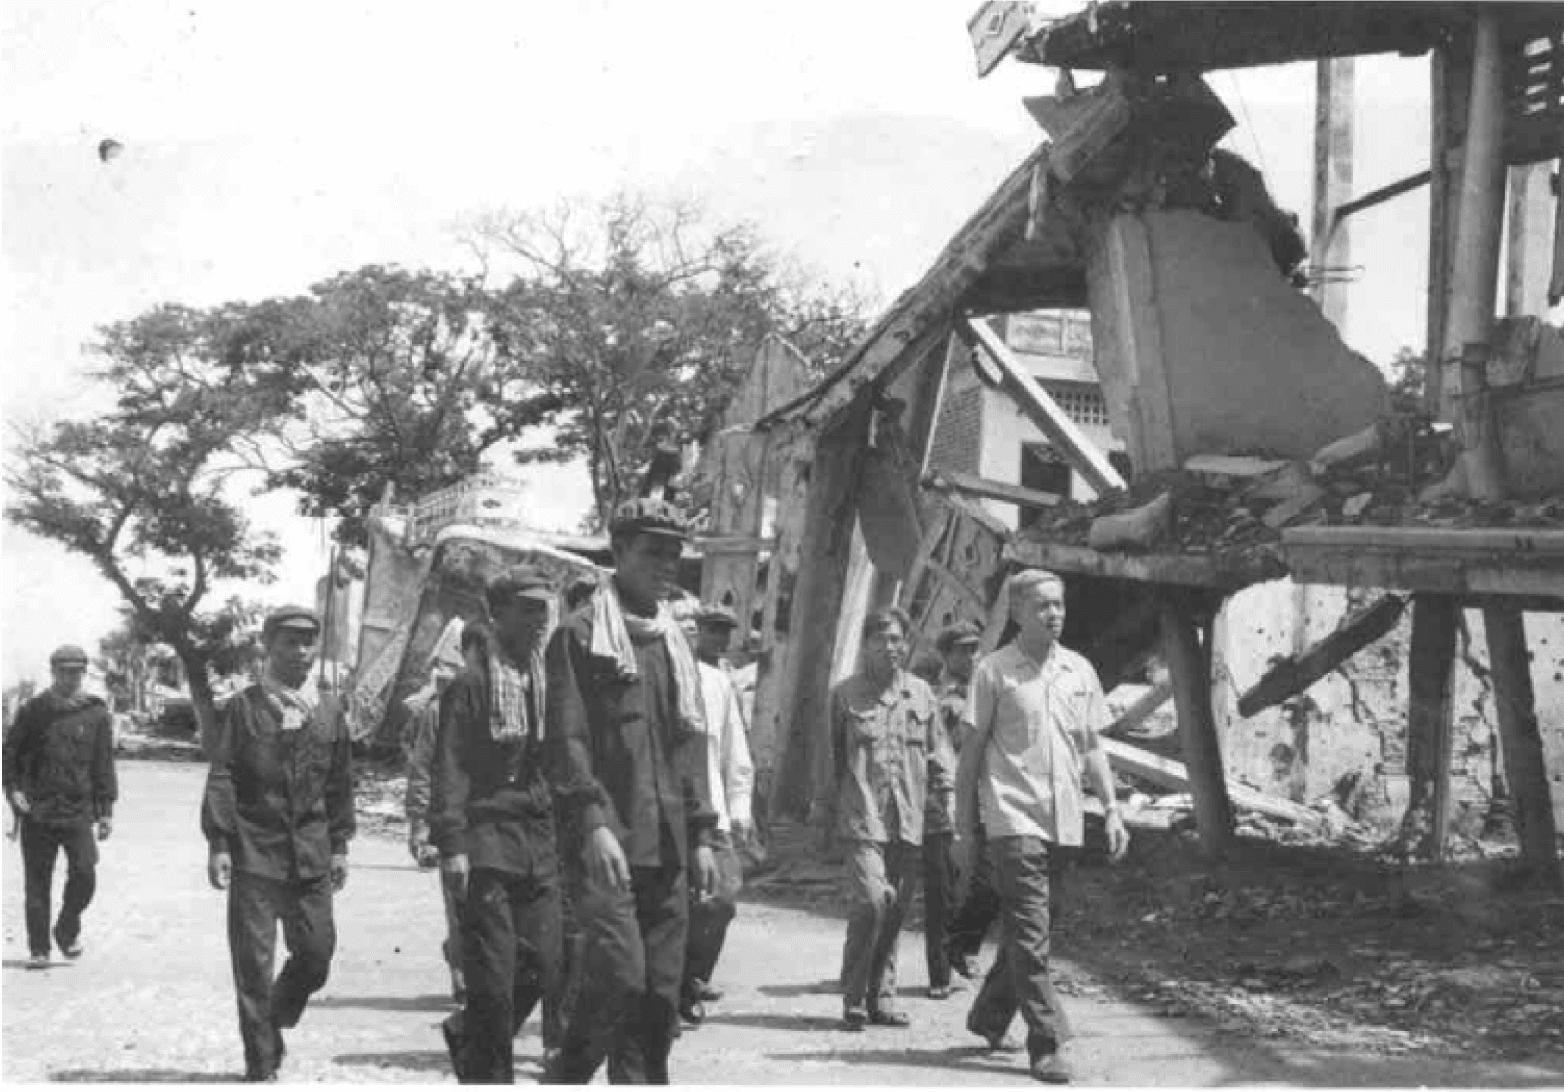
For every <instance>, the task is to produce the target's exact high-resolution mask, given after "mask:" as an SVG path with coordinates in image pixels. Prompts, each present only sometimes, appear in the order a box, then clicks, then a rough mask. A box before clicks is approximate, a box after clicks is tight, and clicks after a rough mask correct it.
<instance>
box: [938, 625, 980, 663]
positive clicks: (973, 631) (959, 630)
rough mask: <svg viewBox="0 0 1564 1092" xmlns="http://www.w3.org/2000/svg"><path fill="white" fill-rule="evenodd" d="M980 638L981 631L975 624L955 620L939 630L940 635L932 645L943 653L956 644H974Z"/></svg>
mask: <svg viewBox="0 0 1564 1092" xmlns="http://www.w3.org/2000/svg"><path fill="white" fill-rule="evenodd" d="M982 640H983V631H982V630H980V629H978V628H977V626H975V625H973V624H972V623H971V622H957V623H956V624H955V625H953V626H946V627H945V628H944V629H942V630H940V635H939V636H938V637H936V638H935V639H934V647H935V648H937V649H939V650H940V654H941V655H943V654H944V653H947V652H949V651H950V650H951V649H953V648H955V647H956V646H957V645H975V644H977V643H979V642H980V641H982Z"/></svg>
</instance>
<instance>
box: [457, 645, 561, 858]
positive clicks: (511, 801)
mask: <svg viewBox="0 0 1564 1092" xmlns="http://www.w3.org/2000/svg"><path fill="white" fill-rule="evenodd" d="M528 701H529V702H531V701H532V697H531V695H530V694H529V695H528ZM528 712H529V716H528V723H529V724H532V725H533V726H534V729H533V735H532V738H529V739H526V740H523V741H519V742H514V743H510V742H506V743H501V742H497V741H496V740H495V739H494V736H493V733H492V732H491V731H490V728H489V685H488V676H487V675H486V674H485V673H484V672H481V671H465V672H463V673H462V674H460V675H458V676H457V677H456V679H455V680H454V681H453V682H452V683H451V685H450V686H449V687H447V688H446V691H445V694H444V696H443V697H442V698H441V699H440V726H439V731H438V733H437V734H436V737H435V747H434V769H433V775H432V777H431V784H432V792H431V794H430V802H429V826H430V833H431V835H432V836H433V840H434V843H435V845H437V846H439V847H440V852H441V853H442V854H443V855H445V856H453V855H455V854H458V853H465V854H466V855H467V859H468V864H469V866H470V867H472V868H493V869H498V870H500V871H504V872H518V873H523V874H528V873H532V872H535V871H538V870H540V869H542V870H546V871H550V872H551V871H552V869H553V867H554V861H555V853H554V809H553V803H552V800H551V799H550V792H549V785H548V780H547V778H546V777H545V776H544V770H543V762H544V759H545V755H544V753H543V746H542V744H541V743H540V742H539V741H538V739H537V729H536V726H537V725H538V723H539V717H538V716H537V712H538V711H537V710H536V709H535V708H533V709H530V710H529V711H528Z"/></svg>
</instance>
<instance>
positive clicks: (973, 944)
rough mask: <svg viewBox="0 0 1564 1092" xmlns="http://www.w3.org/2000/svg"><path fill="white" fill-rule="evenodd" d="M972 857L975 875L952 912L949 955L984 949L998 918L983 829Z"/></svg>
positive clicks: (964, 955) (969, 955)
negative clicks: (985, 940)
mask: <svg viewBox="0 0 1564 1092" xmlns="http://www.w3.org/2000/svg"><path fill="white" fill-rule="evenodd" d="M970 856H971V861H972V865H971V868H972V875H971V877H970V878H968V880H967V884H966V893H965V894H964V895H963V896H962V899H961V905H960V906H959V907H957V908H956V912H955V913H954V914H952V915H951V919H950V925H949V927H948V930H947V940H946V947H945V950H946V952H947V954H948V955H949V956H951V957H957V956H959V957H961V958H963V959H971V958H973V957H974V956H976V955H977V954H978V952H979V951H981V950H982V948H983V938H984V937H985V936H987V935H988V930H989V927H990V926H991V925H993V924H994V922H995V921H997V920H999V892H998V891H997V890H995V888H994V869H993V866H992V864H991V863H990V861H989V857H988V850H987V849H986V847H985V844H984V839H983V834H982V832H981V831H980V832H979V833H978V835H977V844H976V845H975V846H973V848H972V853H971V855H970Z"/></svg>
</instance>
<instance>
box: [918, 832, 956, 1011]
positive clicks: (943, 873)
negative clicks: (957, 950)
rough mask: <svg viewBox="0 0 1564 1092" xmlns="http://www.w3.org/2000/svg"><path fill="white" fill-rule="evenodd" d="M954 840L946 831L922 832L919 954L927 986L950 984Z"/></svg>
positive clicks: (954, 871)
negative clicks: (948, 935) (948, 943)
mask: <svg viewBox="0 0 1564 1092" xmlns="http://www.w3.org/2000/svg"><path fill="white" fill-rule="evenodd" d="M955 841H956V836H955V835H954V834H952V833H951V832H950V831H939V832H934V833H930V832H928V831H924V832H923V956H924V960H925V961H926V962H927V963H928V968H929V985H930V986H949V985H950V955H949V952H948V950H947V948H946V931H947V929H948V928H949V926H950V919H951V914H952V911H953V910H954V909H955V907H954V902H955V898H956V860H955Z"/></svg>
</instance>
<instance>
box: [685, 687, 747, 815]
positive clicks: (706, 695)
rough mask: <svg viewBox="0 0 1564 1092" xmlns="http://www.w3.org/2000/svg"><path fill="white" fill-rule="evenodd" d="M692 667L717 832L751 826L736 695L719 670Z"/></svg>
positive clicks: (744, 742) (744, 745)
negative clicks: (698, 690) (702, 718)
mask: <svg viewBox="0 0 1564 1092" xmlns="http://www.w3.org/2000/svg"><path fill="white" fill-rule="evenodd" d="M695 666H696V669H697V670H698V671H699V672H700V679H701V711H702V712H703V713H704V714H705V719H706V783H707V784H708V785H710V786H711V802H712V807H713V808H715V810H716V812H717V829H718V830H720V831H724V832H726V831H729V830H731V829H732V828H733V824H734V823H740V824H742V825H744V826H752V825H753V821H752V819H751V818H750V799H751V796H752V794H753V792H754V784H755V767H754V765H753V764H752V763H751V762H750V757H749V740H748V738H747V733H746V731H745V725H744V714H743V712H742V711H741V710H740V708H739V700H738V694H737V692H736V691H735V690H734V688H733V683H732V681H731V680H729V678H728V673H727V672H726V671H723V670H722V669H721V668H720V667H713V666H712V665H711V664H706V663H698V664H696V665H695Z"/></svg>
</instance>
